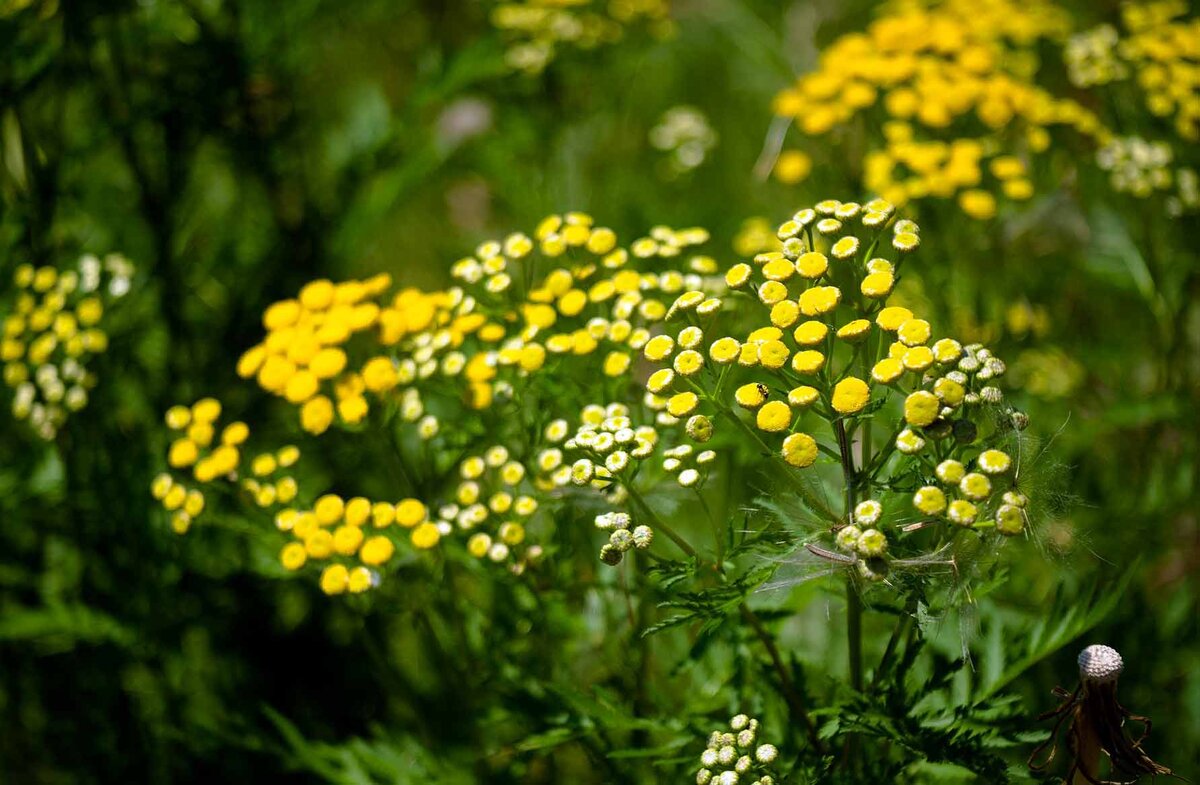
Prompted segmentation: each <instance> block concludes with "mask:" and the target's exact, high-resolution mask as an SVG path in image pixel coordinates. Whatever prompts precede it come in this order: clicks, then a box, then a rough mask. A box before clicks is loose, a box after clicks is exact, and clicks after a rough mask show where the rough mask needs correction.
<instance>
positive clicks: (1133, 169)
mask: <svg viewBox="0 0 1200 785" xmlns="http://www.w3.org/2000/svg"><path fill="white" fill-rule="evenodd" d="M1174 161H1175V154H1174V151H1172V150H1171V146H1170V145H1168V144H1167V143H1166V142H1162V141H1156V142H1150V141H1147V140H1145V139H1142V138H1141V137H1138V136H1126V137H1116V138H1114V139H1113V140H1112V141H1110V142H1109V143H1108V144H1106V145H1104V147H1101V148H1100V150H1099V151H1097V153H1096V163H1097V164H1098V165H1099V167H1100V168H1101V169H1102V170H1103V171H1105V172H1107V173H1108V179H1109V183H1110V184H1111V185H1112V188H1113V190H1114V191H1116V192H1117V193H1126V194H1129V195H1131V196H1133V197H1135V198H1138V199H1146V198H1148V197H1150V196H1152V195H1154V194H1165V195H1167V200H1166V205H1167V210H1168V212H1169V213H1171V214H1172V215H1179V214H1180V213H1182V212H1184V211H1187V210H1194V209H1196V208H1197V207H1200V189H1198V188H1197V175H1196V171H1195V170H1194V169H1190V168H1180V169H1174V168H1173V164H1174Z"/></svg>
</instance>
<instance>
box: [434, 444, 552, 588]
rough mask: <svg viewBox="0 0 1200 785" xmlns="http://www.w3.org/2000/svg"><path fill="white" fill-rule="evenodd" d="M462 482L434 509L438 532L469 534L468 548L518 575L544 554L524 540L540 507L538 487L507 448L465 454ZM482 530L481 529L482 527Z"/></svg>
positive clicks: (494, 447) (493, 448)
mask: <svg viewBox="0 0 1200 785" xmlns="http://www.w3.org/2000/svg"><path fill="white" fill-rule="evenodd" d="M458 473H459V477H460V478H461V479H462V481H461V482H460V483H459V484H458V487H457V488H455V491H454V500H453V501H452V502H449V503H447V504H444V505H442V506H441V507H440V508H439V509H438V516H437V517H438V520H437V526H438V529H439V531H440V532H441V533H442V534H450V533H451V532H453V531H455V530H461V531H465V532H471V535H470V537H469V538H468V539H467V552H468V553H470V554H471V555H472V556H474V557H476V558H478V559H483V558H487V559H490V560H491V561H493V562H497V563H500V562H509V563H510V569H511V570H512V571H513V572H515V573H518V574H519V573H521V572H523V571H524V570H525V568H526V566H528V565H529V564H532V563H535V562H536V561H537V560H538V559H540V558H541V556H542V547H541V546H540V545H536V544H534V545H531V544H530V543H528V542H527V540H526V537H527V526H528V525H529V523H530V521H531V520H532V519H533V517H534V516H535V515H536V514H537V512H538V510H539V507H540V505H539V503H538V500H537V498H535V495H536V494H537V489H536V488H535V487H534V484H533V482H532V481H531V479H530V478H529V477H528V472H527V470H526V468H525V465H524V464H523V463H521V462H520V461H517V460H513V458H512V456H511V455H510V454H509V451H508V448H506V447H504V446H503V445H493V446H492V447H489V448H488V449H487V450H485V451H484V453H483V454H482V455H472V456H469V457H467V458H465V459H464V460H463V461H462V462H461V463H459V466H458ZM485 526H486V530H485V531H480V530H479V529H480V528H481V527H485Z"/></svg>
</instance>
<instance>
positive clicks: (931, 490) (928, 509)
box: [913, 485, 946, 515]
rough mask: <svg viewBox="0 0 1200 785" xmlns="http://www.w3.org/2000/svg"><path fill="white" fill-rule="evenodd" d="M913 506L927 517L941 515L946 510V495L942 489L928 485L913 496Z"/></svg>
mask: <svg viewBox="0 0 1200 785" xmlns="http://www.w3.org/2000/svg"><path fill="white" fill-rule="evenodd" d="M913 506H914V507H916V508H917V509H918V510H920V511H921V512H923V513H925V514H926V515H940V514H941V513H942V512H943V511H944V510H945V509H946V494H945V493H943V492H942V489H941V488H938V487H936V486H934V485H926V486H924V487H923V488H919V489H918V490H917V492H916V493H914V494H913Z"/></svg>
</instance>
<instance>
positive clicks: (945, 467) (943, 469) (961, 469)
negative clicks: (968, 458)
mask: <svg viewBox="0 0 1200 785" xmlns="http://www.w3.org/2000/svg"><path fill="white" fill-rule="evenodd" d="M934 472H935V473H936V474H937V476H938V479H939V480H941V481H942V482H944V483H946V484H947V485H958V483H959V481H960V480H962V478H963V475H965V474H966V473H967V470H966V467H965V466H963V465H962V463H961V462H960V461H956V460H954V459H947V460H944V461H942V462H941V463H939V464H938V465H937V468H936V469H935V470H934Z"/></svg>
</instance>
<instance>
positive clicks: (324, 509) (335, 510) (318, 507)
mask: <svg viewBox="0 0 1200 785" xmlns="http://www.w3.org/2000/svg"><path fill="white" fill-rule="evenodd" d="M345 510H346V504H345V502H343V501H342V497H340V496H337V495H336V494H332V493H327V494H325V495H324V496H322V497H321V498H319V499H317V503H316V504H314V505H313V514H314V515H315V516H317V522H318V523H320V524H321V525H322V526H328V525H330V524H333V523H337V522H338V521H340V520H341V519H342V514H343V513H344V512H345Z"/></svg>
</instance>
